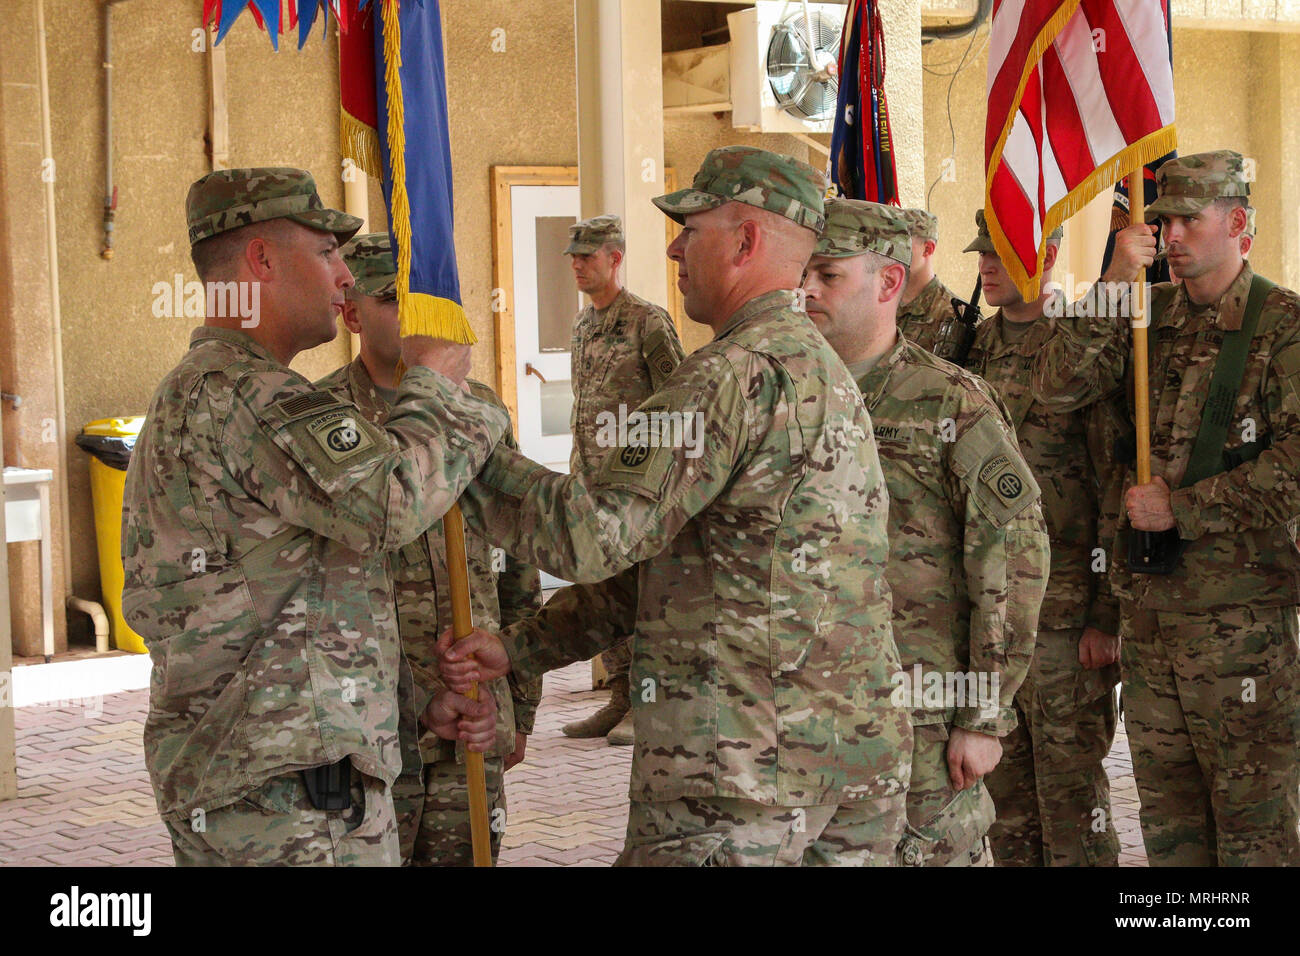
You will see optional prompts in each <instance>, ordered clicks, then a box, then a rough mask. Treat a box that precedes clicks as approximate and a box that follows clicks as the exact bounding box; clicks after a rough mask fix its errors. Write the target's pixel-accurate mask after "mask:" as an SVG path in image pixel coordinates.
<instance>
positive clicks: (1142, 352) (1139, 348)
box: [1128, 166, 1151, 485]
mask: <svg viewBox="0 0 1300 956" xmlns="http://www.w3.org/2000/svg"><path fill="white" fill-rule="evenodd" d="M1145 190H1146V183H1145V182H1144V180H1143V175H1142V167H1141V166H1138V167H1137V168H1136V169H1134V170H1133V171H1132V172H1131V173H1129V177H1128V209H1129V225H1133V224H1136V223H1140V222H1144V221H1145V219H1146V194H1145ZM1134 282H1135V285H1134V290H1133V296H1132V304H1133V308H1132V312H1133V318H1132V324H1133V424H1134V426H1135V427H1136V429H1137V480H1138V484H1139V485H1145V484H1147V483H1148V482H1150V481H1151V407H1150V397H1151V384H1150V379H1149V378H1148V376H1147V316H1146V288H1147V283H1146V269H1139V270H1138V274H1137V275H1136V276H1135V277H1134Z"/></svg>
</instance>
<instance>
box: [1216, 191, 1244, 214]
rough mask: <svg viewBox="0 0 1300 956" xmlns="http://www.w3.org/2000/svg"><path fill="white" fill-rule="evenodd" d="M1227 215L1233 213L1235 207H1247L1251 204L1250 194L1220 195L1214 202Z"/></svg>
mask: <svg viewBox="0 0 1300 956" xmlns="http://www.w3.org/2000/svg"><path fill="white" fill-rule="evenodd" d="M1212 205H1213V206H1214V208H1215V209H1217V210H1219V212H1221V213H1222V214H1223V215H1224V216H1225V217H1226V216H1230V215H1232V211H1233V210H1234V209H1245V208H1246V207H1247V206H1249V205H1250V198H1249V197H1248V196H1219V197H1218V198H1217V199H1215V200H1214V202H1213V203H1212Z"/></svg>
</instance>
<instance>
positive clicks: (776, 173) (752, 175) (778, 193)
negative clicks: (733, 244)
mask: <svg viewBox="0 0 1300 956" xmlns="http://www.w3.org/2000/svg"><path fill="white" fill-rule="evenodd" d="M825 193H826V178H825V177H824V176H823V175H822V174H821V173H820V172H818V171H817V170H815V169H813V168H812V167H811V166H809V165H808V164H807V163H801V162H800V161H799V160H797V159H795V158H794V157H793V156H782V155H781V154H779V153H769V152H768V151H767V150H765V149H758V148H757V147H754V146H723V147H721V148H720V149H715V150H711V151H710V152H709V155H707V156H705V157H704V162H703V163H701V164H700V171H699V172H698V173H696V174H695V181H694V182H692V183H691V185H690V187H689V188H687V189H679V190H677V192H674V193H669V194H668V195H666V196H656V197H655V198H654V199H653V200H651V201H652V202H653V203H654V204H655V205H656V206H658V207H659V208H660V209H661V210H663V212H664V214H665V215H667V216H668V218H670V219H672V220H674V221H676V222H684V221H685V218H686V217H687V216H689V215H690V214H691V213H695V212H704V211H705V210H708V209H716V208H717V207H719V206H721V205H723V204H725V203H728V202H733V201H734V202H743V203H747V204H749V205H751V206H757V207H758V208H759V209H767V210H769V211H771V212H774V213H776V214H778V215H781V216H784V217H785V218H787V219H790V220H793V221H794V222H797V223H798V224H799V225H801V226H806V227H807V228H809V229H811V230H812V231H813V232H816V233H820V232H821V231H822V227H823V226H824V225H825V223H826V218H825V206H824V205H823V203H822V197H823V196H824V195H825Z"/></svg>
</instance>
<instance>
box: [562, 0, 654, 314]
mask: <svg viewBox="0 0 1300 956" xmlns="http://www.w3.org/2000/svg"><path fill="white" fill-rule="evenodd" d="M574 16H575V28H576V49H577V84H578V183H579V187H580V190H581V195H582V216H583V218H584V219H585V218H589V217H591V216H598V215H600V214H601V213H607V212H612V213H615V214H617V215H619V216H622V217H623V228H624V231H625V232H626V234H627V259H626V260H625V265H624V267H623V272H624V275H623V281H624V283H625V284H626V285H627V287H628V288H629V289H631V290H632V291H633V292H635V293H636V294H637V295H639V296H642V297H643V298H646V299H649V300H650V301H651V302H656V303H659V304H660V305H662V304H664V303H666V302H667V300H668V279H667V275H668V273H667V270H666V269H665V268H664V220H663V213H661V212H660V211H659V210H658V209H656V208H655V207H654V205H653V204H652V203H651V202H650V198H651V197H652V196H658V195H662V194H663V192H664V117H663V67H662V53H661V47H662V42H661V40H660V22H659V17H660V12H659V0H575V3H574Z"/></svg>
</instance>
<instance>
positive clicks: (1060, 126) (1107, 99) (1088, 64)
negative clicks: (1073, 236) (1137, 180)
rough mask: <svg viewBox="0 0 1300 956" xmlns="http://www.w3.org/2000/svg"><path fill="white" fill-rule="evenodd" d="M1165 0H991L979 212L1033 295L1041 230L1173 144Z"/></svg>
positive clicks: (1012, 273) (1013, 277)
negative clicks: (982, 191) (982, 193)
mask: <svg viewBox="0 0 1300 956" xmlns="http://www.w3.org/2000/svg"><path fill="white" fill-rule="evenodd" d="M1167 2H1168V0H995V3H994V7H993V20H992V25H991V27H990V34H989V73H988V120H987V123H986V126H985V144H984V160H985V167H984V168H985V176H986V182H985V190H986V192H985V202H984V216H985V218H986V220H987V222H988V225H989V233H990V235H991V236H992V239H993V244H994V246H995V247H996V248H997V250H998V252H999V255H1000V256H1001V258H1002V262H1003V264H1004V265H1005V266H1006V267H1007V272H1008V274H1009V276H1010V277H1011V280H1012V281H1013V282H1015V283H1016V284H1017V285H1018V286H1019V287H1020V290H1021V292H1022V293H1023V294H1024V296H1025V298H1026V299H1027V300H1028V299H1033V298H1036V297H1037V295H1038V281H1039V275H1040V273H1041V270H1042V262H1043V251H1044V246H1043V238H1044V237H1045V236H1047V235H1049V234H1050V233H1051V232H1052V231H1053V230H1054V229H1055V228H1056V227H1057V226H1059V225H1060V224H1061V223H1063V222H1064V221H1065V220H1066V219H1068V218H1070V216H1072V215H1074V213H1076V212H1078V211H1079V210H1080V209H1081V208H1082V207H1083V206H1084V205H1085V204H1086V203H1087V202H1088V201H1089V200H1091V199H1092V198H1093V197H1094V196H1096V195H1097V194H1098V193H1099V192H1101V191H1102V190H1104V189H1107V188H1109V187H1111V186H1113V185H1114V184H1115V183H1116V182H1117V181H1119V180H1120V179H1122V178H1123V177H1124V176H1126V175H1128V173H1129V172H1130V171H1131V170H1133V169H1134V168H1136V167H1138V166H1141V165H1143V164H1145V163H1149V162H1151V161H1152V160H1154V159H1157V158H1159V157H1160V156H1162V155H1164V154H1165V153H1167V152H1169V151H1170V150H1172V149H1174V148H1175V146H1176V135H1175V131H1174V125H1173V123H1174V78H1173V71H1172V69H1171V67H1170V64H1169V36H1168V34H1167V32H1166V30H1165V23H1166V19H1165V4H1166V3H1167Z"/></svg>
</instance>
